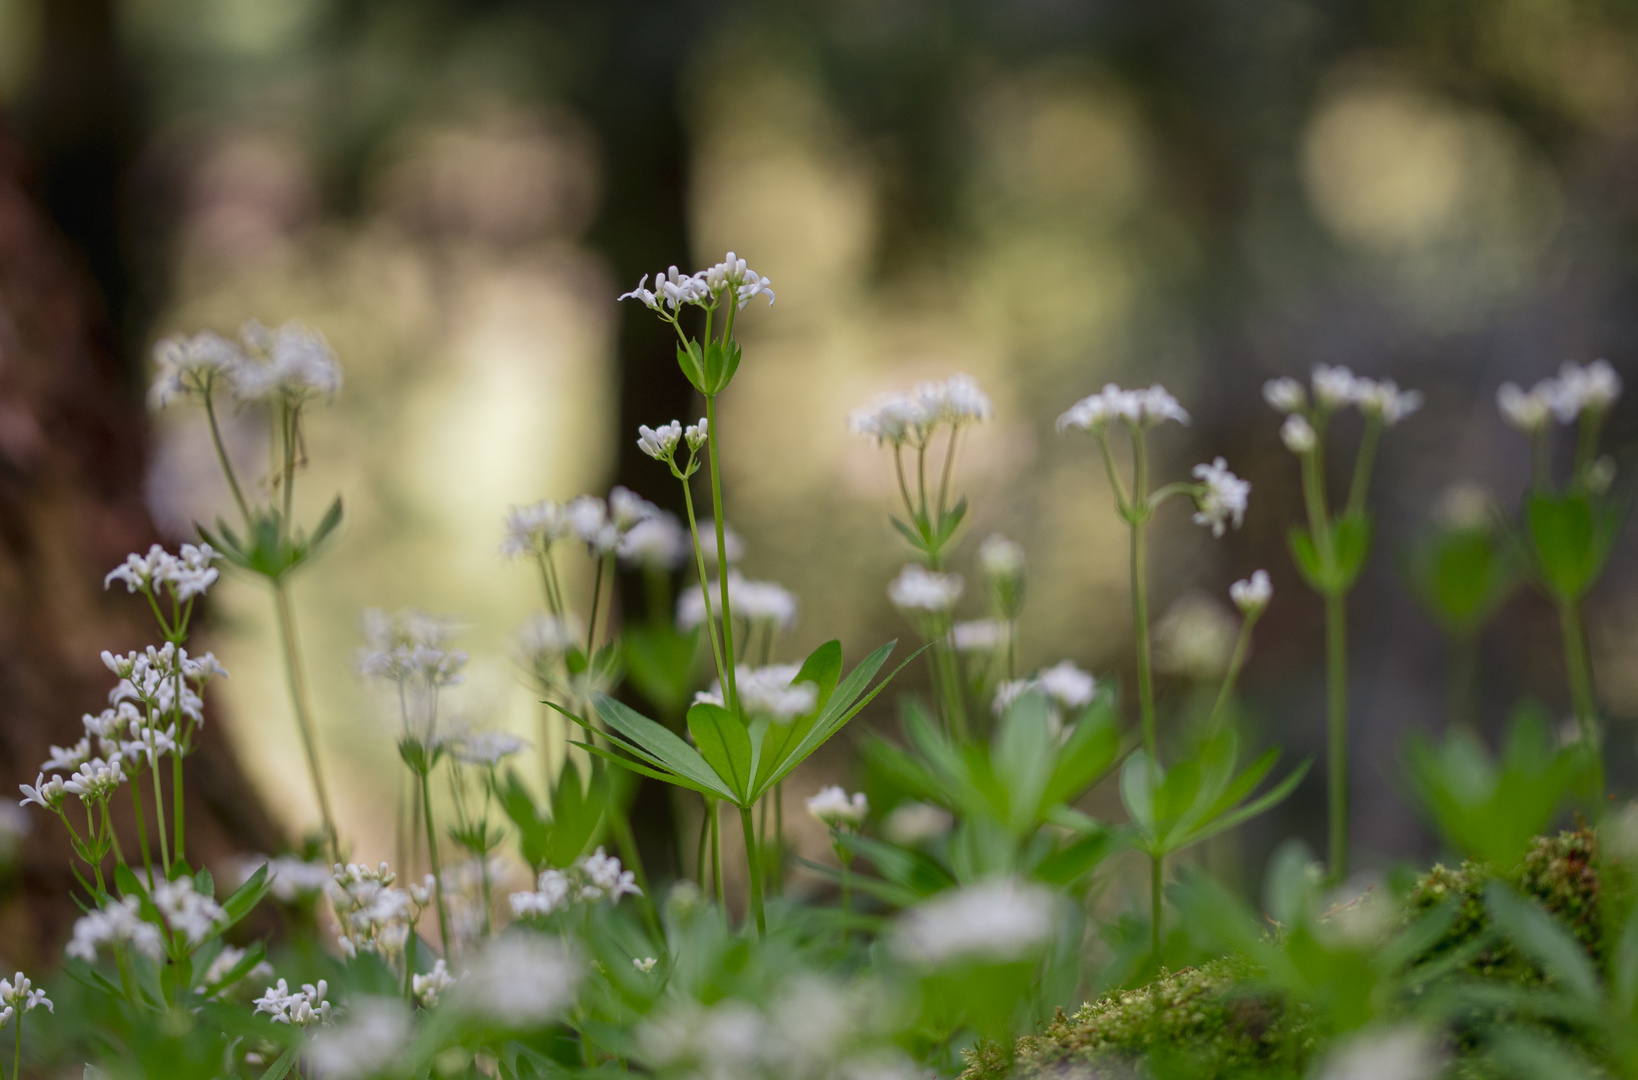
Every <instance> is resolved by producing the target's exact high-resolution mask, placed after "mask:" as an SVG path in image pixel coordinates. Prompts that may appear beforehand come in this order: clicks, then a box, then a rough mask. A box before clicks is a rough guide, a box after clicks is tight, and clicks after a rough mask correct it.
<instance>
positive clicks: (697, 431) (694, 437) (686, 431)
mask: <svg viewBox="0 0 1638 1080" xmlns="http://www.w3.org/2000/svg"><path fill="white" fill-rule="evenodd" d="M710 436H711V423H710V421H709V420H707V419H706V418H705V417H703V416H702V417H700V418H699V419H698V420H697V421H695V422H694V423H692V424H689V425H688V426H687V427H685V428H683V441H684V442H686V443H688V448H689V449H690V450H698V449H699V448H700V447H702V446H704V445H705V443H706V440H707V439H709V438H710Z"/></svg>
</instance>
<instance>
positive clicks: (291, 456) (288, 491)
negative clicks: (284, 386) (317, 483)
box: [280, 401, 301, 536]
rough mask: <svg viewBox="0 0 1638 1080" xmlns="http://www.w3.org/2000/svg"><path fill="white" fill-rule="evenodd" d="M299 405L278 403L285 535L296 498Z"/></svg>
mask: <svg viewBox="0 0 1638 1080" xmlns="http://www.w3.org/2000/svg"><path fill="white" fill-rule="evenodd" d="M300 408H301V406H299V405H292V404H290V402H289V401H285V402H283V403H282V404H281V405H280V412H281V419H282V422H283V426H284V520H283V521H282V523H281V526H282V528H283V531H284V535H285V536H289V535H290V517H291V514H292V513H293V512H294V507H295V499H296V424H297V423H298V420H297V413H298V411H299V410H300Z"/></svg>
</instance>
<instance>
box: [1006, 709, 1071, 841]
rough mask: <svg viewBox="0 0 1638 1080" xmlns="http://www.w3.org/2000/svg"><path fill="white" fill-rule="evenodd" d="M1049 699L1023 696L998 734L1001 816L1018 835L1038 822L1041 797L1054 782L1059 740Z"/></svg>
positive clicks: (1009, 710)
mask: <svg viewBox="0 0 1638 1080" xmlns="http://www.w3.org/2000/svg"><path fill="white" fill-rule="evenodd" d="M1049 708H1050V707H1049V706H1048V704H1047V701H1046V697H1045V696H1044V695H1042V694H1039V693H1027V694H1022V695H1020V696H1019V698H1018V700H1016V701H1014V702H1013V703H1012V705H1011V706H1009V707H1008V708H1007V709H1006V710H1005V711H1004V712H1003V713H1002V714H1001V722H1000V725H999V726H998V728H997V730H996V733H995V750H994V754H993V768H994V775H995V779H996V780H998V781H999V782H1000V786H1001V791H1000V792H999V795H1000V798H999V800H998V802H999V804H1000V808H1001V809H1002V813H1001V814H999V815H997V816H998V817H1000V818H1001V820H1003V821H1005V822H1006V824H1007V827H1008V828H1010V829H1011V830H1012V831H1013V832H1014V833H1023V832H1025V831H1026V830H1028V829H1030V828H1031V827H1032V826H1033V825H1034V824H1035V822H1036V814H1037V812H1038V811H1039V810H1040V808H1041V797H1042V795H1043V794H1044V793H1045V792H1046V788H1047V784H1048V782H1049V781H1050V780H1051V779H1052V765H1053V751H1054V749H1055V747H1054V743H1055V742H1056V740H1055V739H1054V737H1053V733H1052V726H1051V723H1050V721H1049Z"/></svg>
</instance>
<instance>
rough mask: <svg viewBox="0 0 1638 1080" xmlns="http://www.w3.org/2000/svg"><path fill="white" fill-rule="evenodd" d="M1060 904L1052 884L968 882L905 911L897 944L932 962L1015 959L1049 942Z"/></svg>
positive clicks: (913, 958) (904, 952) (910, 955)
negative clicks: (1047, 885)
mask: <svg viewBox="0 0 1638 1080" xmlns="http://www.w3.org/2000/svg"><path fill="white" fill-rule="evenodd" d="M1057 907H1058V900H1057V897H1056V896H1055V895H1054V894H1053V893H1052V891H1051V890H1049V889H1046V888H1043V887H1041V886H1039V885H1033V884H1030V883H1028V882H1023V881H1016V880H1011V879H1007V880H1001V881H989V882H984V883H982V884H978V885H969V886H966V887H964V888H960V889H956V890H953V891H951V892H945V893H940V894H939V895H938V896H936V897H934V898H933V899H931V900H929V901H927V902H926V903H924V904H921V905H919V906H918V907H915V908H912V909H910V911H908V912H906V913H905V914H904V915H903V916H902V917H901V918H900V920H899V924H898V927H897V931H896V932H895V934H894V936H893V949H894V951H895V952H897V953H898V954H899V955H900V956H901V957H903V958H904V959H906V960H909V961H910V962H912V963H916V964H920V965H924V966H928V967H936V966H939V965H942V964H946V963H949V962H951V961H955V960H991V961H1002V962H1005V961H1009V960H1016V959H1019V958H1021V957H1024V956H1027V955H1029V954H1030V953H1032V952H1034V951H1036V950H1038V949H1040V948H1042V947H1044V946H1045V945H1046V943H1047V941H1048V939H1050V937H1051V936H1052V931H1053V924H1054V922H1055V921H1056V916H1057Z"/></svg>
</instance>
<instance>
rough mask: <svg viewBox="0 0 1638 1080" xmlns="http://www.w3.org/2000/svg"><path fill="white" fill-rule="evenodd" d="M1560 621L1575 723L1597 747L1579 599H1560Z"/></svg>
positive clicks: (1588, 658) (1589, 664)
mask: <svg viewBox="0 0 1638 1080" xmlns="http://www.w3.org/2000/svg"><path fill="white" fill-rule="evenodd" d="M1558 620H1559V625H1560V626H1561V627H1563V631H1564V667H1565V670H1566V671H1567V672H1568V674H1569V679H1570V700H1571V702H1572V703H1573V704H1574V705H1575V719H1576V726H1577V727H1578V728H1579V729H1580V731H1581V738H1582V740H1583V741H1584V742H1585V743H1586V744H1587V745H1588V746H1590V747H1593V748H1594V749H1596V748H1597V747H1598V746H1599V745H1600V733H1599V730H1598V702H1597V699H1596V696H1595V695H1594V693H1593V673H1592V656H1591V655H1590V654H1589V653H1588V651H1587V632H1586V630H1585V629H1584V628H1583V627H1582V623H1581V602H1580V601H1579V600H1561V601H1559V604H1558Z"/></svg>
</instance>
